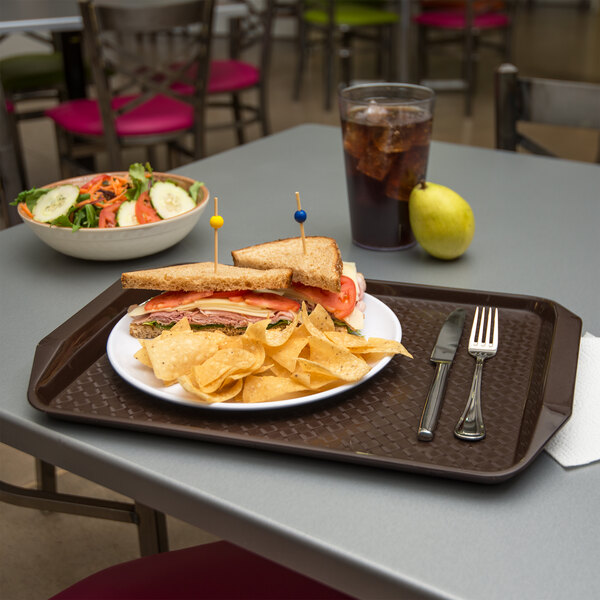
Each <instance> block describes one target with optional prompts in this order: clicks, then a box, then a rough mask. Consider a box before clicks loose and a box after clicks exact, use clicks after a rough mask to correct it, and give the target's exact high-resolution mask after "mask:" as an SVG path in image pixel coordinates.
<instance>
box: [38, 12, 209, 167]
mask: <svg viewBox="0 0 600 600" xmlns="http://www.w3.org/2000/svg"><path fill="white" fill-rule="evenodd" d="M79 6H80V10H81V14H82V17H83V25H84V42H85V46H86V49H87V53H88V58H89V61H90V65H91V67H92V73H93V80H94V85H95V91H96V94H97V99H87V98H85V99H77V100H70V101H67V102H63V103H61V104H60V105H59V106H57V107H55V108H52V109H50V110H48V111H47V112H46V114H47V115H48V116H49V117H50V118H51V119H52V120H53V121H54V122H55V124H56V130H57V139H58V145H59V155H60V160H61V170H62V172H63V175H65V176H66V175H68V174H69V173H68V170H69V167H70V166H75V167H76V168H78V169H79V170H83V171H85V170H87V169H86V168H85V167H82V164H81V162H80V161H78V160H77V158H78V156H76V153H77V154H78V155H79V154H80V150H81V147H80V145H79V144H80V143H81V142H87V143H89V144H91V145H92V151H93V152H98V151H102V150H104V151H106V152H107V153H108V158H109V161H108V162H109V164H108V168H109V169H111V170H123V169H126V168H127V164H126V163H125V162H124V160H123V158H122V150H123V148H125V147H133V146H136V147H137V146H144V147H146V149H147V152H148V158H149V160H150V161H151V162H153V163H156V158H155V154H154V149H155V146H156V145H157V144H161V143H166V144H167V145H168V147H169V150H170V151H169V162H170V163H171V164H172V162H173V157H174V155H175V152H184V153H186V154H189V155H190V156H192V157H193V158H201V157H202V156H203V155H204V153H205V152H204V148H205V146H204V135H205V126H204V125H205V124H204V118H205V98H206V84H207V81H208V69H209V60H210V43H211V39H212V20H213V9H214V0H194V1H192V2H181V3H178V2H169V3H158V4H157V3H150V4H139V3H137V4H131V3H129V4H127V3H121V4H107V5H102V4H100V3H95V2H91V1H90V0H79ZM175 65H177V66H175ZM192 65H194V68H195V71H194V73H195V76H194V78H193V79H191V78H189V77H188V72H189V69H190V68H191V66H192ZM176 81H178V82H180V83H181V84H182V85H185V86H186V88H187V89H186V91H185V93H183V92H181V91H178V90H177V89H175V88H174V85H173V84H174V83H175V82H176ZM189 133H191V134H192V138H193V142H192V148H191V149H188V148H185V145H184V144H182V139H183V138H184V136H185V135H186V134H189ZM75 142H78V143H77V145H76V144H75ZM87 153H88V154H89V149H88V151H87Z"/></svg>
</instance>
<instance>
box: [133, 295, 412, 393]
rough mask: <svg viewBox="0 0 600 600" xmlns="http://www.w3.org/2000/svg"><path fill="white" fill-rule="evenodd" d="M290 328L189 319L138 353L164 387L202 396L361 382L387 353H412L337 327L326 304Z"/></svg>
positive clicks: (293, 390) (302, 389) (146, 343)
mask: <svg viewBox="0 0 600 600" xmlns="http://www.w3.org/2000/svg"><path fill="white" fill-rule="evenodd" d="M298 322H299V315H297V316H296V318H295V320H294V321H293V322H292V323H290V324H289V325H288V326H287V327H285V328H284V329H277V328H272V329H268V328H267V327H268V325H269V321H268V320H267V319H265V320H263V321H259V322H257V323H253V324H252V325H250V326H249V327H248V328H247V330H246V332H245V333H244V334H243V335H240V336H228V335H225V334H224V333H222V332H220V331H200V332H198V331H193V330H192V329H191V327H190V325H189V323H188V321H187V320H186V319H184V320H182V321H180V322H179V323H177V325H175V326H174V327H173V328H172V329H170V330H166V331H164V332H163V333H162V334H161V335H160V336H159V337H157V338H154V339H152V340H140V343H141V344H142V348H141V349H140V350H139V351H138V352H137V353H136V354H135V358H137V359H138V360H139V361H140V362H142V363H143V364H144V365H146V366H148V367H150V368H151V369H152V370H153V371H154V375H155V376H156V377H157V378H158V379H160V380H161V381H162V382H163V383H164V385H166V386H168V385H173V384H175V383H180V384H181V385H182V386H183V388H185V389H186V390H187V391H189V392H191V393H192V394H194V395H195V396H196V397H197V398H198V401H199V402H202V403H205V404H212V403H215V402H270V401H274V400H281V399H284V398H295V397H298V396H302V395H306V394H312V393H315V392H317V391H322V390H326V389H329V388H332V387H335V386H339V385H343V384H346V383H350V382H355V381H359V380H360V379H362V378H363V377H364V376H365V375H366V374H367V373H368V372H369V370H370V369H371V366H372V365H373V363H375V362H377V361H379V360H381V359H382V358H383V357H385V356H391V355H393V354H402V355H404V356H407V357H409V358H412V356H411V355H410V353H409V352H407V350H406V349H405V348H404V346H402V344H400V343H399V342H396V341H394V340H386V339H382V338H369V339H366V338H363V337H360V336H356V335H351V334H349V333H347V332H340V331H336V330H335V325H334V323H333V321H332V319H331V317H330V316H329V314H328V313H327V311H326V310H325V309H324V308H322V307H321V306H320V305H318V306H317V307H316V308H315V309H314V310H313V311H312V312H311V313H310V315H309V314H308V312H307V310H306V306H305V305H304V304H303V306H302V313H301V324H300V325H299V326H298Z"/></svg>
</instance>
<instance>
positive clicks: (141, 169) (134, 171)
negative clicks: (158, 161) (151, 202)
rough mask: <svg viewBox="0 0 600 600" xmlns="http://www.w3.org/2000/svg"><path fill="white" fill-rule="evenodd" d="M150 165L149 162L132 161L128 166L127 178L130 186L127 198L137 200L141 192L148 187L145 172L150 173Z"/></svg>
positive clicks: (148, 180) (148, 183) (145, 190)
mask: <svg viewBox="0 0 600 600" xmlns="http://www.w3.org/2000/svg"><path fill="white" fill-rule="evenodd" d="M152 172H153V171H152V167H151V166H150V164H149V163H146V164H145V165H143V164H142V163H133V164H131V165H130V166H129V179H130V180H131V188H130V189H128V190H127V198H128V199H129V200H137V199H138V198H139V197H140V194H141V193H142V192H147V191H148V188H149V187H150V178H148V177H146V173H152Z"/></svg>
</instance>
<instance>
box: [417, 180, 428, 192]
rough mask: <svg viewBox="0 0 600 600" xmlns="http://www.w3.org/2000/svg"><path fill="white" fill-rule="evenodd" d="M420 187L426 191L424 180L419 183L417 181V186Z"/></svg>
mask: <svg viewBox="0 0 600 600" xmlns="http://www.w3.org/2000/svg"><path fill="white" fill-rule="evenodd" d="M418 185H420V186H421V189H422V190H426V189H427V184H426V183H425V180H424V179H421V181H419V184H418Z"/></svg>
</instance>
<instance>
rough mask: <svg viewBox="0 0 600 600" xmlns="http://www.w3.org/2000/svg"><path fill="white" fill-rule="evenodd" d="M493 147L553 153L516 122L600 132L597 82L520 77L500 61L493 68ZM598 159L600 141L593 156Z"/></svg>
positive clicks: (512, 67) (511, 66)
mask: <svg viewBox="0 0 600 600" xmlns="http://www.w3.org/2000/svg"><path fill="white" fill-rule="evenodd" d="M495 113H496V148H498V149H500V150H512V151H516V150H517V148H518V147H522V148H524V149H525V150H527V151H529V152H531V153H533V154H540V155H544V156H556V154H554V153H553V152H551V151H549V150H547V149H546V148H544V147H543V146H541V145H540V144H538V143H537V142H535V141H534V140H532V139H530V138H529V137H527V136H525V135H524V134H523V133H521V132H520V131H519V130H518V124H519V122H531V123H540V124H545V125H560V126H565V127H573V128H587V129H596V130H598V131H600V85H599V84H594V83H584V82H576V81H560V80H555V79H542V78H539V77H522V76H520V75H519V71H518V69H517V67H515V66H514V65H512V64H503V65H501V66H500V67H499V68H498V69H497V71H496V89H495ZM596 161H597V162H600V144H599V147H598V156H597V159H596Z"/></svg>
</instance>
